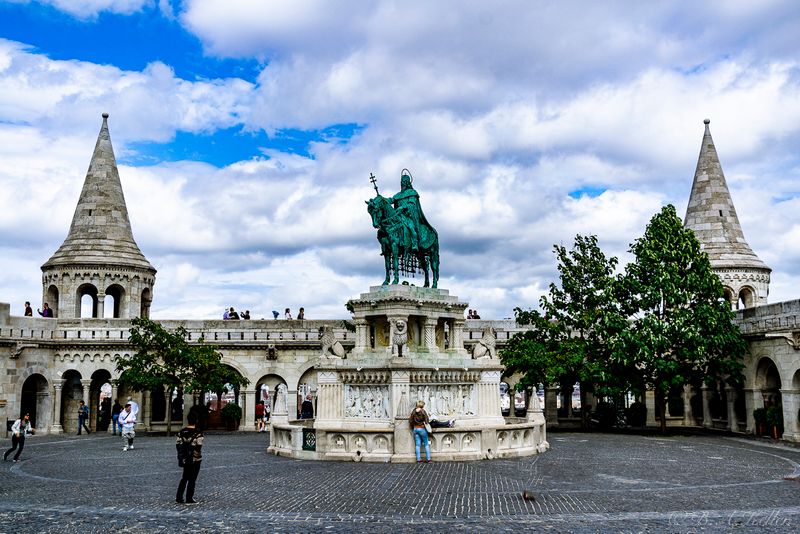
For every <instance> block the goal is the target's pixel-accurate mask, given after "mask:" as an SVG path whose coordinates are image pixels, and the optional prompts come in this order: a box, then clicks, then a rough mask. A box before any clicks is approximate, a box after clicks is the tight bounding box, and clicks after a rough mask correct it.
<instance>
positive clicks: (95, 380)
mask: <svg viewBox="0 0 800 534" xmlns="http://www.w3.org/2000/svg"><path fill="white" fill-rule="evenodd" d="M110 423H111V373H110V372H109V371H107V370H105V369H98V370H97V371H95V372H94V373H92V384H91V386H90V388H89V428H91V429H92V430H96V431H99V432H106V431H108V426H109V424H110Z"/></svg>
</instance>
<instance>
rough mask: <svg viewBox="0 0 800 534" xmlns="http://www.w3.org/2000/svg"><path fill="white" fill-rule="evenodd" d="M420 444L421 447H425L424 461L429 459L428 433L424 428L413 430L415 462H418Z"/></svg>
mask: <svg viewBox="0 0 800 534" xmlns="http://www.w3.org/2000/svg"><path fill="white" fill-rule="evenodd" d="M420 442H421V443H422V445H425V459H426V460H430V459H431V444H430V443H429V442H428V431H427V430H425V429H424V428H415V429H414V452H416V453H417V461H418V462H419V461H420V457H419V447H420Z"/></svg>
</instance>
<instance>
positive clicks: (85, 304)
mask: <svg viewBox="0 0 800 534" xmlns="http://www.w3.org/2000/svg"><path fill="white" fill-rule="evenodd" d="M75 296H76V299H75V300H76V302H78V303H79V304H78V313H77V314H76V315H77V316H78V317H80V318H81V319H91V318H93V317H97V288H96V287H95V286H94V285H93V284H81V285H80V286H78V290H77V292H76V294H75Z"/></svg>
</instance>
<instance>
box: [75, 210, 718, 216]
mask: <svg viewBox="0 0 800 534" xmlns="http://www.w3.org/2000/svg"><path fill="white" fill-rule="evenodd" d="M719 213H720V215H721V214H722V212H719ZM91 216H92V210H89V217H91Z"/></svg>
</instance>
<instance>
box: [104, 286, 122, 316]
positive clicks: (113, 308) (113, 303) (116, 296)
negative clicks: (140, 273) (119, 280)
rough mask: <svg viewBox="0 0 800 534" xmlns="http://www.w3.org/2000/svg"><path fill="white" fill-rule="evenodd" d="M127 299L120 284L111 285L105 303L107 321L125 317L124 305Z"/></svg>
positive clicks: (107, 289)
mask: <svg viewBox="0 0 800 534" xmlns="http://www.w3.org/2000/svg"><path fill="white" fill-rule="evenodd" d="M124 298H125V288H123V287H122V286H121V285H119V284H111V285H110V286H108V288H106V296H105V302H104V304H103V317H105V318H106V319H119V318H121V317H123V310H124V309H125V308H124V306H123V305H122V303H123V300H124Z"/></svg>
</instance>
